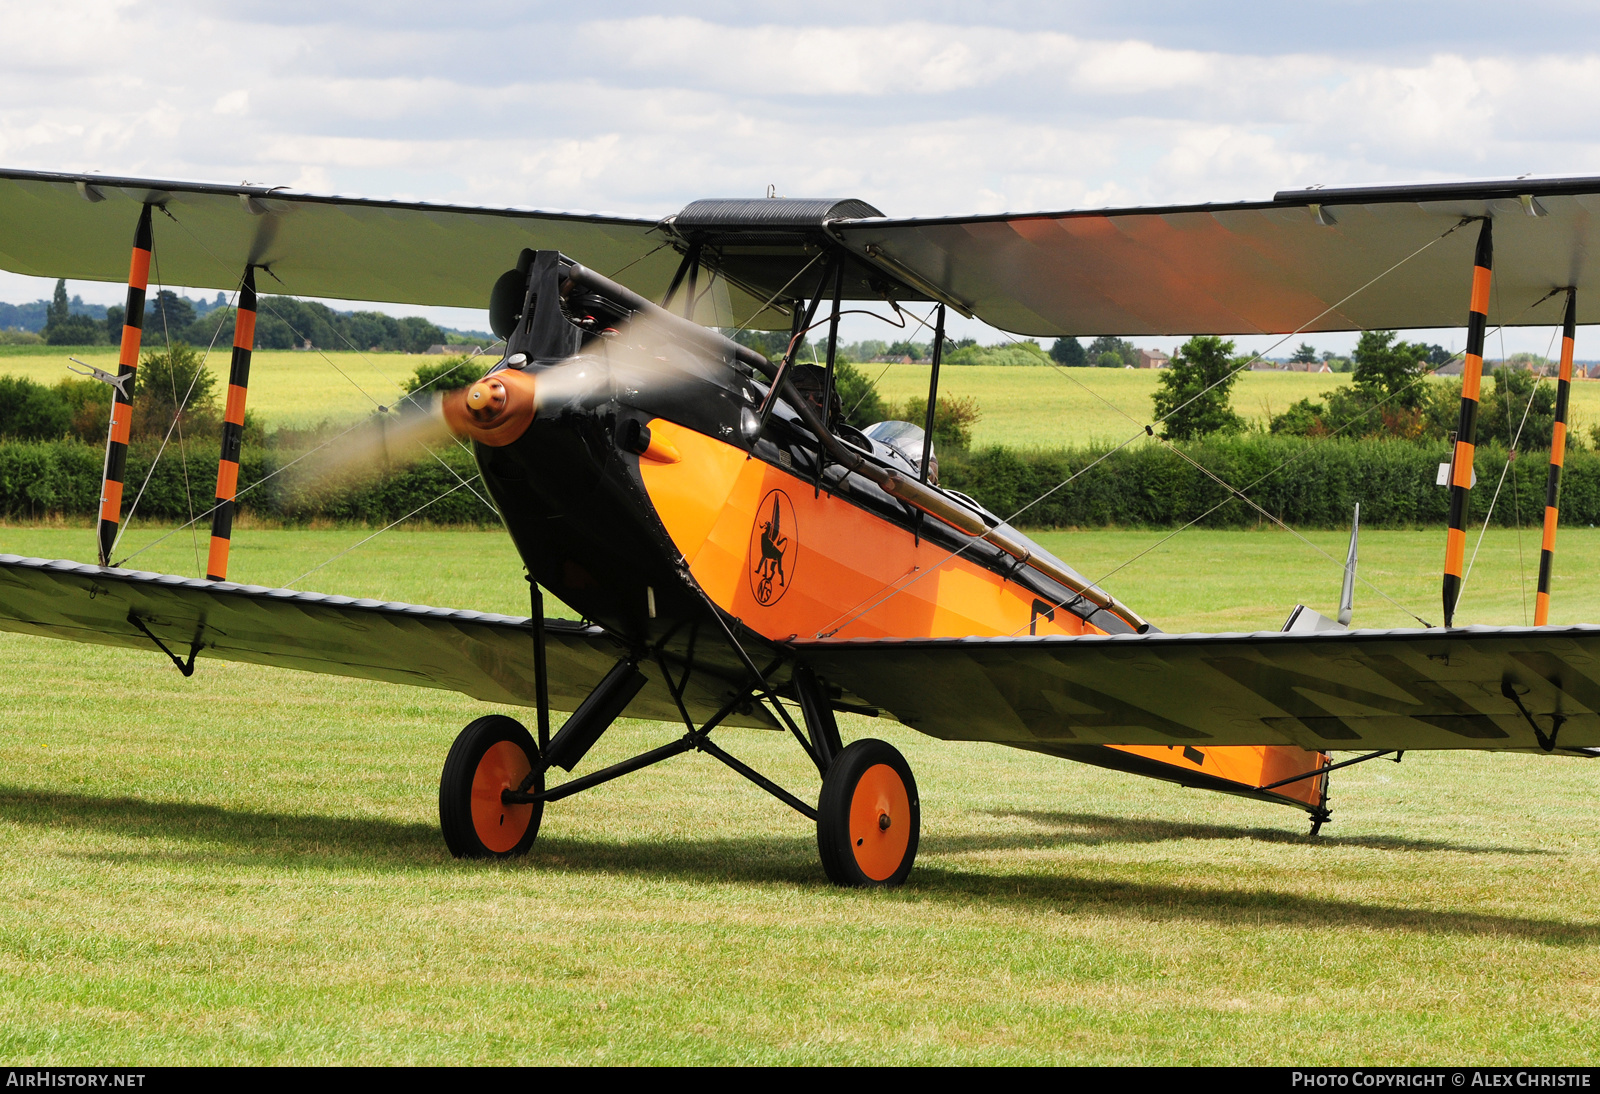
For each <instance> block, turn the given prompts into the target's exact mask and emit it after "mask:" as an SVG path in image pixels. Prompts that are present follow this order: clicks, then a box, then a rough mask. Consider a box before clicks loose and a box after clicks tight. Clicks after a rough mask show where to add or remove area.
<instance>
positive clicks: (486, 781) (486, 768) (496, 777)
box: [472, 741, 533, 853]
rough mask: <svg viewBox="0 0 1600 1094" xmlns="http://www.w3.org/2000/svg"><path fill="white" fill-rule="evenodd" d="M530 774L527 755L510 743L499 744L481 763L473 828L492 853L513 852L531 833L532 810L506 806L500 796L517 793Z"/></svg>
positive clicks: (475, 785)
mask: <svg viewBox="0 0 1600 1094" xmlns="http://www.w3.org/2000/svg"><path fill="white" fill-rule="evenodd" d="M531 770H533V768H532V767H531V766H530V765H529V763H528V757H527V755H526V753H524V752H523V751H522V749H520V748H518V747H517V745H516V744H515V743H513V742H511V741H496V742H495V743H494V744H492V745H490V746H489V750H488V751H487V752H485V753H484V754H483V759H481V760H479V761H478V769H477V771H476V772H475V773H474V774H473V776H472V827H473V830H474V831H476V832H477V834H478V839H479V840H481V841H482V842H483V845H484V846H485V847H486V848H488V849H489V850H491V851H494V852H496V853H503V852H505V851H509V850H511V849H512V848H513V847H515V846H516V845H517V843H518V841H520V840H521V839H522V835H523V833H524V832H526V831H527V830H528V824H529V822H531V821H532V820H533V806H531V805H506V804H504V803H502V802H501V800H500V793H501V791H503V790H515V789H517V788H518V787H519V786H521V785H522V780H523V779H525V778H526V777H527V775H528V772H530V771H531Z"/></svg>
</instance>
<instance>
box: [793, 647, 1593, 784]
mask: <svg viewBox="0 0 1600 1094" xmlns="http://www.w3.org/2000/svg"><path fill="white" fill-rule="evenodd" d="M797 651H798V652H799V655H800V657H801V659H802V661H803V662H804V663H806V664H807V665H809V666H810V667H811V668H813V669H814V670H815V671H816V672H817V673H818V674H820V675H822V676H824V677H826V678H827V679H828V680H829V682H830V683H832V684H834V685H837V686H840V687H842V688H843V689H844V690H845V693H846V695H847V696H848V697H853V698H855V699H859V700H860V701H861V702H864V703H866V704H869V705H871V706H874V707H878V708H880V709H882V710H884V711H885V712H887V713H890V714H892V715H894V716H895V717H897V718H899V719H900V720H901V721H902V722H904V723H906V724H907V725H909V726H911V727H913V728H915V729H918V730H921V731H922V732H924V733H928V734H931V735H932V736H935V737H942V738H946V739H949V740H983V741H997V742H1002V743H1005V744H1011V745H1017V746H1020V747H1023V748H1033V749H1038V750H1040V751H1058V750H1060V749H1078V748H1082V747H1083V746H1091V745H1114V746H1130V745H1134V746H1146V747H1147V748H1148V747H1149V746H1159V747H1161V748H1162V749H1166V748H1167V747H1169V746H1170V747H1171V748H1172V749H1183V748H1185V747H1188V748H1192V749H1196V750H1199V749H1201V748H1204V747H1208V746H1226V745H1254V746H1268V745H1296V746H1299V747H1300V748H1302V749H1306V750H1308V751H1319V750H1327V749H1399V750H1405V749H1447V748H1457V749H1459V748H1470V749H1517V750H1535V749H1537V750H1540V751H1545V752H1551V751H1557V752H1568V753H1575V754H1582V755H1588V754H1590V752H1589V750H1591V749H1594V748H1596V746H1600V713H1597V712H1600V627H1595V626H1572V627H1538V628H1530V627H1466V628H1460V629H1455V630H1437V629H1435V630H1420V629H1419V630H1384V631H1378V630H1373V631H1348V632H1339V633H1328V632H1322V633H1317V634H1286V633H1282V632H1278V631H1272V632H1264V633H1257V634H1145V635H1114V636H1099V635H1092V636H1091V635H1085V636H1082V637H1072V638H966V639H927V640H906V641H883V640H846V641H827V642H812V643H804V644H800V645H798V646H797Z"/></svg>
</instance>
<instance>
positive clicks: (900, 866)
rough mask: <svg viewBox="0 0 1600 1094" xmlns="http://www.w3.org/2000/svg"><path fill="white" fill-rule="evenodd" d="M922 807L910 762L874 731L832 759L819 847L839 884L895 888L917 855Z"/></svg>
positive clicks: (826, 778) (821, 805) (824, 791)
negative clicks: (870, 735)
mask: <svg viewBox="0 0 1600 1094" xmlns="http://www.w3.org/2000/svg"><path fill="white" fill-rule="evenodd" d="M921 829H922V807H921V804H920V803H919V802H918V801H917V782H916V780H915V779H913V778H912V777H911V765H909V764H908V763H906V759H905V757H904V756H902V755H900V751H899V749H897V748H895V747H894V746H893V745H891V744H889V743H888V742H887V741H878V740H874V739H872V738H870V737H868V738H866V739H864V740H860V741H856V742H854V743H853V744H851V745H850V746H849V747H848V748H846V749H845V750H844V751H843V752H841V753H839V755H838V756H837V757H836V758H835V759H834V761H833V763H831V764H829V765H828V770H827V773H826V774H825V775H823V777H822V796H821V798H820V799H819V800H818V801H817V851H818V853H819V854H820V855H821V857H822V868H823V870H824V871H825V872H826V873H827V875H828V880H829V881H831V882H833V883H834V884H835V885H844V886H848V887H851V888H893V887H894V886H897V885H900V884H902V883H904V881H905V880H906V875H908V874H910V873H911V864H912V862H914V861H915V860H916V857H917V840H918V838H919V836H920V835H921Z"/></svg>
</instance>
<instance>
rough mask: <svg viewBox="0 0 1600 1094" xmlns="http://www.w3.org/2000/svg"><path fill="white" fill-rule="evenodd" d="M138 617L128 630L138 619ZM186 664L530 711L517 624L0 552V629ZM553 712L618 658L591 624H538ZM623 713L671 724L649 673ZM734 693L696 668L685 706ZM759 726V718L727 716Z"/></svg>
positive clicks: (707, 704) (521, 627)
mask: <svg viewBox="0 0 1600 1094" xmlns="http://www.w3.org/2000/svg"><path fill="white" fill-rule="evenodd" d="M135 619H137V620H138V623H137V624H136V623H135V622H134V620H135ZM139 624H142V625H143V626H144V628H145V629H147V630H148V631H149V632H150V634H153V635H155V636H156V637H157V638H159V639H161V641H162V642H164V643H165V644H166V646H167V647H168V649H169V650H171V651H172V652H173V653H174V654H177V655H179V656H184V657H187V656H188V653H189V649H190V647H191V645H192V644H193V643H197V642H198V643H199V644H200V657H202V658H205V657H216V658H221V659H223V660H227V661H247V662H250V663H251V664H256V665H273V666H277V667H280V668H291V669H303V670H306V671H308V672H325V673H332V674H334V675H338V676H354V677H357V678H360V679H363V680H383V681H387V682H389V683H394V684H411V685H416V686H421V687H432V688H443V689H446V690H449V691H458V692H461V693H462V694H464V695H470V696H472V697H473V698H475V699H482V700H484V701H486V702H491V703H510V704H514V705H517V706H532V705H534V684H533V680H534V666H533V642H532V634H531V630H530V628H529V625H528V620H527V619H526V618H518V617H515V616H507V615H487V614H484V613H482V612H469V611H452V610H450V609H448V608H429V607H424V606H421V605H417V604H392V603H391V604H385V603H381V602H379V601H376V600H355V599H352V598H350V597H347V596H324V595H323V594H321V593H302V592H297V591H295V590H292V589H267V588H263V587H261V586H259V585H234V584H230V583H228V582H221V581H199V580H195V579H193V578H184V577H176V576H173V575H171V574H153V573H143V572H140V571H134V570H115V569H102V568H101V567H98V566H86V565H83V564H81V563H77V562H65V561H60V560H47V559H38V558H21V557H19V556H17V555H0V630H9V631H21V632H24V633H27V634H38V635H46V636H49V637H52V638H66V639H71V640H74V641H79V642H92V643H97V644H99V645H105V646H123V647H129V648H133V649H145V650H150V651H151V652H152V653H156V654H157V655H158V656H159V652H158V648H157V646H156V644H155V642H154V641H153V640H152V639H151V637H150V634H146V633H145V631H144V630H141V629H140V627H139ZM545 634H546V649H547V651H548V654H549V681H550V701H551V705H552V706H553V707H555V708H556V709H557V710H573V709H575V708H576V707H577V705H578V704H579V703H580V702H582V701H583V699H584V698H585V697H586V696H587V695H588V694H589V692H590V691H591V690H592V689H593V687H594V685H595V684H597V683H599V681H600V678H601V677H603V676H604V675H605V674H606V672H607V671H608V670H609V669H610V668H611V667H612V666H613V665H614V664H616V662H617V661H618V659H620V658H621V657H623V656H624V655H625V654H626V653H627V650H626V649H625V648H624V647H623V646H621V645H620V644H618V643H617V642H616V641H615V640H614V639H612V638H610V637H609V636H607V635H606V633H605V632H604V631H602V630H601V629H600V628H598V627H589V626H584V625H582V624H579V623H573V622H570V621H567V620H561V619H551V620H546V621H545ZM640 669H641V670H642V671H643V672H644V673H645V675H646V676H647V677H648V678H649V683H647V684H646V686H645V688H644V690H643V691H641V692H640V693H639V694H638V696H637V697H636V698H635V699H634V700H633V702H632V703H631V704H629V706H628V709H627V710H626V712H625V713H626V715H627V716H628V717H630V718H659V719H667V720H671V721H677V720H679V715H678V710H677V707H676V705H675V704H674V703H673V700H672V695H671V693H670V692H669V691H668V690H667V688H666V686H665V684H664V683H663V682H662V680H661V674H660V671H659V669H658V668H657V666H655V665H653V664H648V663H644V664H641V665H640ZM736 690H737V689H736V688H735V687H734V686H733V684H732V683H731V682H725V681H720V680H718V679H717V678H715V677H714V676H709V675H707V674H706V673H705V671H704V670H703V669H702V670H700V671H697V672H695V673H694V674H693V675H692V676H691V677H690V680H689V683H688V690H687V692H686V694H685V696H684V702H685V705H686V706H687V707H688V708H689V710H690V713H691V714H693V715H695V716H696V717H697V718H704V717H707V716H709V715H710V714H712V713H714V712H715V711H716V710H717V709H718V708H720V707H721V706H722V705H723V703H725V702H726V701H727V700H728V699H730V698H732V697H733V695H734V693H735V691H736ZM726 721H727V722H728V723H729V724H732V725H745V726H767V727H770V726H771V725H772V723H771V722H770V721H769V720H766V719H765V718H764V717H763V714H762V711H761V710H760V708H755V709H754V710H753V712H752V713H750V714H735V715H733V716H732V717H729V718H728V719H726Z"/></svg>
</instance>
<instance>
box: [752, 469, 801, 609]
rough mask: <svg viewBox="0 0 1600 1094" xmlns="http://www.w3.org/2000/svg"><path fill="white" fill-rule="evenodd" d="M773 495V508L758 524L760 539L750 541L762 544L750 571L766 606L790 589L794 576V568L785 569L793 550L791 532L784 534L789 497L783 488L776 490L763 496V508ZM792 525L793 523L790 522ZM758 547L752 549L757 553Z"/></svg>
mask: <svg viewBox="0 0 1600 1094" xmlns="http://www.w3.org/2000/svg"><path fill="white" fill-rule="evenodd" d="M768 499H771V501H772V509H771V515H770V516H769V517H768V519H766V520H764V521H761V522H760V523H759V525H758V528H759V530H760V535H759V537H757V541H756V542H754V543H752V544H751V547H752V548H756V547H759V549H760V555H759V556H758V557H757V558H756V560H755V568H754V570H753V571H752V572H751V575H750V576H751V588H752V591H754V593H755V597H756V602H757V603H758V604H761V605H763V606H766V605H768V604H773V603H776V602H777V601H778V600H779V599H780V598H781V597H782V596H783V594H784V593H785V592H787V591H788V589H789V581H790V579H791V578H792V576H793V573H792V568H791V570H790V571H789V572H786V571H785V569H784V560H785V558H787V557H788V556H789V555H790V554H791V553H792V552H791V550H790V545H791V539H792V537H791V536H786V535H784V534H783V507H784V503H785V502H787V501H788V500H789V499H788V498H787V497H785V496H784V494H783V491H781V490H773V491H771V492H770V493H768V494H767V497H766V498H763V499H761V501H762V505H761V507H762V508H763V509H765V508H766V503H767V500H768ZM789 515H790V518H791V522H792V519H793V516H794V507H793V506H792V505H791V506H790V507H789ZM791 529H792V523H791ZM755 553H756V552H755V550H752V551H751V554H752V555H754V554H755Z"/></svg>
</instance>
